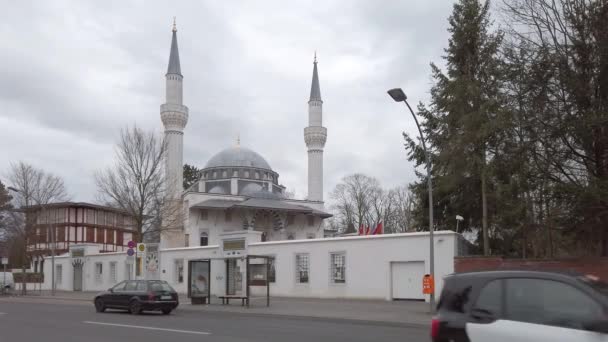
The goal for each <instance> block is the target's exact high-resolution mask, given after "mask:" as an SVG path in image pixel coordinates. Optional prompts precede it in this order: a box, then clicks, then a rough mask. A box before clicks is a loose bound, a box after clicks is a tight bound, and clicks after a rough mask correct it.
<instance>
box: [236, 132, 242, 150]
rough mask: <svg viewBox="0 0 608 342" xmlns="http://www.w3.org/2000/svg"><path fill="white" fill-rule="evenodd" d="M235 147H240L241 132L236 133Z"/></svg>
mask: <svg viewBox="0 0 608 342" xmlns="http://www.w3.org/2000/svg"><path fill="white" fill-rule="evenodd" d="M236 147H241V133H237V135H236Z"/></svg>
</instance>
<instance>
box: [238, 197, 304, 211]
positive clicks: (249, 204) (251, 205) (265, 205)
mask: <svg viewBox="0 0 608 342" xmlns="http://www.w3.org/2000/svg"><path fill="white" fill-rule="evenodd" d="M234 207H237V208H246V209H272V210H279V211H288V212H294V213H300V214H312V209H311V208H308V207H304V206H301V205H293V204H289V203H287V202H284V201H280V200H274V199H266V198H250V199H248V200H246V201H243V202H239V203H237V204H235V205H234Z"/></svg>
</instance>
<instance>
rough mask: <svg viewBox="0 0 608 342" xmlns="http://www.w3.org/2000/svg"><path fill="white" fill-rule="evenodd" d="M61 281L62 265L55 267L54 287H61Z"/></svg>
mask: <svg viewBox="0 0 608 342" xmlns="http://www.w3.org/2000/svg"><path fill="white" fill-rule="evenodd" d="M62 279H63V265H56V266H55V285H61V280H62Z"/></svg>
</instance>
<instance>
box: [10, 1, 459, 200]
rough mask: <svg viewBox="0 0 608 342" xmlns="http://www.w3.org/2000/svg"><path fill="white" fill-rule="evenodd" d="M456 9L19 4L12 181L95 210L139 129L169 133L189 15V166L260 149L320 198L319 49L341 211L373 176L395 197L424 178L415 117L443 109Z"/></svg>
mask: <svg viewBox="0 0 608 342" xmlns="http://www.w3.org/2000/svg"><path fill="white" fill-rule="evenodd" d="M451 9H452V2H451V1H447V0H434V1H419V0H395V1H389V0H387V1H373V0H367V1H351V0H348V1H347V0H344V1H328V0H324V1H284V0H277V1H166V2H165V1H163V2H160V1H56V0H54V1H15V2H11V3H10V5H6V6H3V12H4V15H3V16H2V17H3V18H2V20H1V21H0V41H2V44H0V69H1V71H2V72H1V77H0V89H1V91H0V108H1V110H0V127H1V128H2V133H1V135H0V156H1V158H0V177H1V178H2V179H4V178H5V177H4V176H5V174H6V171H7V170H8V167H9V164H10V163H11V162H16V161H19V160H23V161H25V162H28V163H31V164H33V165H35V166H37V167H40V168H43V169H45V170H48V171H51V172H53V173H55V174H57V175H59V176H62V177H63V178H64V179H65V181H66V183H67V185H68V190H69V192H70V194H71V197H72V200H75V201H93V200H94V199H95V197H96V188H95V184H94V179H93V175H94V173H95V171H96V170H99V169H101V168H104V167H107V166H110V165H111V164H112V162H113V157H114V150H113V149H114V143H115V141H116V140H117V137H118V134H119V131H120V129H121V128H122V127H125V126H127V125H133V124H137V125H138V126H140V127H143V128H146V129H150V130H155V131H157V132H159V133H161V132H162V123H161V121H160V113H159V106H160V104H162V103H164V92H165V78H164V75H165V72H166V68H167V62H168V58H169V47H170V43H171V23H172V20H173V16H176V17H177V28H178V43H179V50H180V51H179V52H180V59H181V69H182V74H183V75H184V104H185V105H186V106H188V107H189V108H190V118H189V122H188V125H187V127H186V129H185V133H184V162H186V163H189V164H193V165H196V166H198V167H202V166H204V165H205V163H206V162H207V160H208V159H209V158H210V157H211V156H212V155H213V154H215V153H216V152H218V151H220V150H221V149H223V148H226V147H229V146H232V145H234V144H235V141H236V137H237V134H239V133H240V136H241V145H242V146H246V147H249V148H251V149H253V150H255V151H257V152H258V153H260V154H261V155H262V156H264V157H265V158H266V160H267V161H268V162H269V163H270V165H271V166H272V168H273V169H274V170H275V171H276V172H278V173H279V175H280V178H279V181H280V182H281V183H282V184H283V185H285V186H286V187H287V188H288V189H289V190H295V191H296V196H297V197H299V198H302V197H304V196H305V195H306V191H307V185H306V179H307V176H306V165H307V154H306V146H305V144H304V137H303V129H304V127H305V126H306V125H307V123H308V112H307V110H308V105H307V101H308V97H309V94H310V83H311V76H312V61H313V54H314V51H315V50H316V51H317V55H318V60H319V64H318V67H319V78H320V84H321V95H322V98H323V125H324V126H325V127H327V130H328V138H327V144H326V146H325V156H324V163H325V182H324V184H325V198H326V200H327V199H328V193H329V192H330V191H331V189H333V187H334V186H335V184H336V183H337V182H339V180H340V178H342V177H343V176H345V175H347V174H351V173H355V172H362V173H365V174H368V175H371V176H375V177H377V178H378V179H379V180H380V181H381V183H382V184H383V185H384V186H386V187H392V186H395V185H399V184H406V183H408V182H411V181H413V180H414V178H415V176H414V169H413V165H412V164H411V163H410V162H408V161H407V156H406V152H405V151H404V149H403V139H402V137H401V132H402V131H403V130H405V131H407V132H410V133H412V134H415V133H416V128H415V124H414V122H413V121H412V118H411V116H410V115H409V114H408V113H406V112H405V107H403V106H402V105H398V104H396V103H394V102H393V101H392V100H391V99H390V98H389V97H388V95H387V94H386V90H387V89H389V88H393V87H402V88H403V89H404V90H405V91H406V93H407V94H408V96H409V98H410V100H411V101H412V102H411V104H412V105H415V104H416V103H417V102H418V101H427V100H428V97H429V88H430V84H431V79H430V67H429V63H430V62H431V61H434V62H439V64H442V63H440V62H441V60H440V57H441V55H442V54H443V48H444V47H445V46H446V45H447V40H448V32H447V31H446V29H447V17H448V16H449V14H450V12H451Z"/></svg>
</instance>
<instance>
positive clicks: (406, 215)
mask: <svg viewBox="0 0 608 342" xmlns="http://www.w3.org/2000/svg"><path fill="white" fill-rule="evenodd" d="M388 197H389V199H390V202H391V203H392V205H391V207H390V210H388V212H387V216H386V217H387V218H386V220H385V221H384V222H386V227H387V229H390V232H391V233H405V232H411V231H414V230H415V228H414V214H413V211H414V197H413V195H412V193H411V191H410V190H409V188H408V187H407V186H398V187H395V188H393V189H391V190H390V191H389V192H388Z"/></svg>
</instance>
